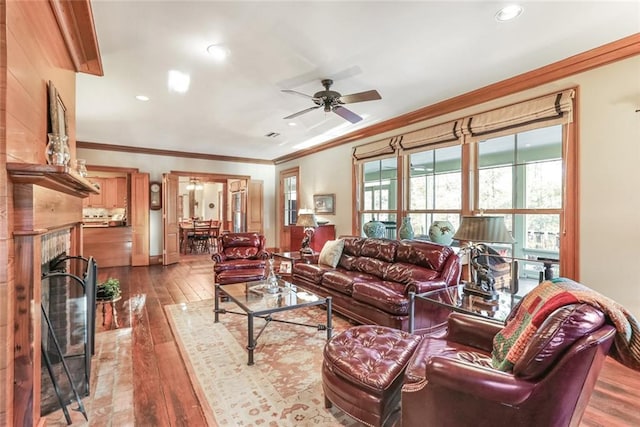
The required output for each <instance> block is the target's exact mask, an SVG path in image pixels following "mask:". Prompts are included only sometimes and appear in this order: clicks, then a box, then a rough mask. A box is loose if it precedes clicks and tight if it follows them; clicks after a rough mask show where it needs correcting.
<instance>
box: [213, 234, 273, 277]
mask: <svg viewBox="0 0 640 427" xmlns="http://www.w3.org/2000/svg"><path fill="white" fill-rule="evenodd" d="M265 245H266V239H265V237H264V236H263V235H261V234H258V233H226V234H223V235H221V236H220V237H218V252H217V253H215V254H213V255H212V256H211V259H212V260H213V261H215V265H214V267H213V271H214V275H215V283H218V284H221V285H225V284H228V283H241V282H250V281H254V280H262V279H265V278H266V260H267V259H269V257H270V256H271V254H269V252H267V251H266V250H265Z"/></svg>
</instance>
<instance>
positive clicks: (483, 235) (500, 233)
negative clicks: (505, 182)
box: [453, 215, 515, 300]
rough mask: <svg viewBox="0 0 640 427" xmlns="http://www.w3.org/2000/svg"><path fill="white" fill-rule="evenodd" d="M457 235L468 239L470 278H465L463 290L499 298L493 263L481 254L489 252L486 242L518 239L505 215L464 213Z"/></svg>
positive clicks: (489, 298)
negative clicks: (483, 260)
mask: <svg viewBox="0 0 640 427" xmlns="http://www.w3.org/2000/svg"><path fill="white" fill-rule="evenodd" d="M453 238H454V239H456V240H459V241H461V242H467V246H466V250H467V252H468V253H467V256H468V266H469V277H468V280H467V281H463V283H464V288H463V291H464V292H465V293H467V294H472V295H477V296H480V297H482V298H484V299H486V300H496V299H497V298H498V294H497V292H496V290H495V286H494V285H495V278H494V277H493V274H492V272H491V267H490V266H489V265H488V264H483V263H481V262H480V261H479V257H480V255H481V254H483V253H485V252H486V248H487V246H486V243H508V244H513V243H515V240H514V239H513V237H512V236H511V234H510V233H509V231H508V230H507V227H506V226H505V223H504V217H503V216H488V215H487V216H463V217H462V223H461V224H460V228H458V231H456V233H455V235H454V236H453Z"/></svg>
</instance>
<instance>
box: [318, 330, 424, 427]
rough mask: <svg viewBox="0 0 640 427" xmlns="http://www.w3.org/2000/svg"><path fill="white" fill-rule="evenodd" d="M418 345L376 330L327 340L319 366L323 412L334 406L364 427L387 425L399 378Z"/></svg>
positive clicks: (397, 398)
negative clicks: (321, 362) (324, 408)
mask: <svg viewBox="0 0 640 427" xmlns="http://www.w3.org/2000/svg"><path fill="white" fill-rule="evenodd" d="M420 339H421V337H420V336H418V335H411V334H409V333H406V332H402V331H400V330H398V329H393V328H388V327H386V326H377V325H361V326H354V327H352V328H349V329H347V330H346V331H344V332H341V333H339V334H337V335H335V336H333V337H332V338H331V339H330V340H329V341H328V342H327V344H326V346H325V348H324V363H323V365H322V388H323V390H324V401H325V407H327V408H330V407H331V406H332V404H334V405H336V406H337V407H338V408H340V409H341V410H342V411H344V412H345V413H347V414H348V415H350V416H351V417H353V418H355V419H356V420H358V421H360V422H362V423H364V424H366V425H369V426H383V425H385V424H386V425H390V423H391V422H392V421H393V420H394V418H395V417H396V415H399V404H400V391H401V387H402V381H403V374H404V371H405V368H406V367H407V363H408V362H409V359H410V358H411V355H412V354H413V351H414V350H415V349H416V347H417V345H418V343H419V342H420Z"/></svg>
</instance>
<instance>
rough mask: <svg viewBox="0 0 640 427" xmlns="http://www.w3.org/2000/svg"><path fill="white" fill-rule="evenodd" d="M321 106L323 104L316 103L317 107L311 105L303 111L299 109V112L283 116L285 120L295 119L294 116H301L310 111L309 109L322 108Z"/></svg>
mask: <svg viewBox="0 0 640 427" xmlns="http://www.w3.org/2000/svg"><path fill="white" fill-rule="evenodd" d="M320 107H322V105H316V106H315V107H310V108H307V109H304V110H302V111H298V112H297V113H293V114H291V115H290V116H287V117H283V119H284V120H288V119H293V118H294V117H298V116H301V115H302V114H304V113H308V112H309V111H312V110H315V109H316V108H320Z"/></svg>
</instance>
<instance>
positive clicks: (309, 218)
mask: <svg viewBox="0 0 640 427" xmlns="http://www.w3.org/2000/svg"><path fill="white" fill-rule="evenodd" d="M296 225H297V226H299V227H304V237H303V238H302V245H301V247H300V253H302V254H312V253H313V249H311V247H310V246H309V244H310V243H311V238H312V237H313V233H314V232H315V228H316V227H317V226H318V223H317V222H316V215H315V214H314V213H300V214H298V220H297V221H296Z"/></svg>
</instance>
